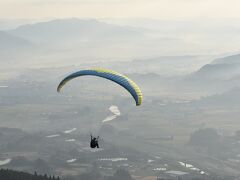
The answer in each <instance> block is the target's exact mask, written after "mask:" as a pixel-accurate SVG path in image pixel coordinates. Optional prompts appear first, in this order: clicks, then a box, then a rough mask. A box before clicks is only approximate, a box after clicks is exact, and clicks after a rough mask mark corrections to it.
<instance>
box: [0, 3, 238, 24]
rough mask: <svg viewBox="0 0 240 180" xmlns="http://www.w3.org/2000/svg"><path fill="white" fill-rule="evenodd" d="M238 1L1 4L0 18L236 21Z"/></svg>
mask: <svg viewBox="0 0 240 180" xmlns="http://www.w3.org/2000/svg"><path fill="white" fill-rule="evenodd" d="M239 8H240V1H239V0H0V18H29V19H33V18H55V17H57V18H67V17H92V18H109V17H111V18H116V17H121V18H123V17H131V18H136V17H141V18H143V17H144V18H157V19H171V20H179V19H194V18H239V17H240V11H239Z"/></svg>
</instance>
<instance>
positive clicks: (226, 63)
mask: <svg viewBox="0 0 240 180" xmlns="http://www.w3.org/2000/svg"><path fill="white" fill-rule="evenodd" d="M239 75H240V54H237V55H233V56H227V57H224V58H219V59H216V60H213V61H212V62H211V63H210V64H206V65H204V66H203V67H201V68H200V69H199V70H198V71H196V72H195V73H193V74H192V77H193V78H197V79H208V80H210V79H219V80H227V79H232V78H234V77H236V76H239Z"/></svg>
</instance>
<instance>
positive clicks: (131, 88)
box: [57, 69, 142, 106]
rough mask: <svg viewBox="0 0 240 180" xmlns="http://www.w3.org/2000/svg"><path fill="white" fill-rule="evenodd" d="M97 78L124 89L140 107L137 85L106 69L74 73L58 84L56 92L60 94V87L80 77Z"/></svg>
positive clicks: (125, 77) (140, 97)
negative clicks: (111, 82) (109, 81)
mask: <svg viewBox="0 0 240 180" xmlns="http://www.w3.org/2000/svg"><path fill="white" fill-rule="evenodd" d="M86 75H90V76H98V77H102V78H105V79H108V80H111V81H113V82H115V83H117V84H119V85H120V86H122V87H124V88H125V89H126V90H127V91H128V92H129V93H130V94H131V95H132V97H133V98H134V100H135V102H136V105H137V106H140V105H141V104H142V92H141V90H140V88H139V87H138V85H137V84H136V83H135V82H134V81H132V80H131V79H130V78H128V77H127V76H125V75H122V74H120V73H118V72H116V71H112V70H107V69H89V70H81V71H77V72H75V73H72V74H70V75H69V76H67V77H65V78H64V79H63V80H62V81H61V82H60V84H59V85H58V88H57V91H58V92H60V91H61V89H62V87H63V86H64V85H65V84H66V83H67V82H68V81H70V80H72V79H74V78H77V77H80V76H86Z"/></svg>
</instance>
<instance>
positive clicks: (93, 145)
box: [90, 135, 99, 148]
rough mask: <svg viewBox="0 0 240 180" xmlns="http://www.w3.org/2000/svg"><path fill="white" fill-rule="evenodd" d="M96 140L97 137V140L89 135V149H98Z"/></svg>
mask: <svg viewBox="0 0 240 180" xmlns="http://www.w3.org/2000/svg"><path fill="white" fill-rule="evenodd" d="M98 139H99V136H98V137H97V138H95V137H93V136H92V135H91V142H90V147H91V148H96V147H97V148H99V145H98Z"/></svg>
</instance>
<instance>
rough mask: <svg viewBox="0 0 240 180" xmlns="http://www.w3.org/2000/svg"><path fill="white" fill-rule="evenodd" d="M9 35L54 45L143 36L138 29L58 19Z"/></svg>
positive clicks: (26, 27) (20, 28)
mask: <svg viewBox="0 0 240 180" xmlns="http://www.w3.org/2000/svg"><path fill="white" fill-rule="evenodd" d="M8 32H9V33H11V34H13V35H16V36H18V37H22V38H25V39H28V40H31V41H33V42H40V43H52V42H53V41H56V42H60V41H63V42H64V41H66V40H71V41H73V42H75V41H80V42H88V41H92V40H113V39H114V40H120V39H125V38H131V39H132V38H134V37H140V36H143V34H142V33H140V32H138V31H137V30H136V29H134V28H131V27H125V26H117V25H112V24H107V23H104V22H100V21H97V20H94V19H89V20H83V19H77V18H72V19H57V20H52V21H47V22H40V23H36V24H28V25H22V26H20V27H18V28H16V29H14V30H10V31H8Z"/></svg>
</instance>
